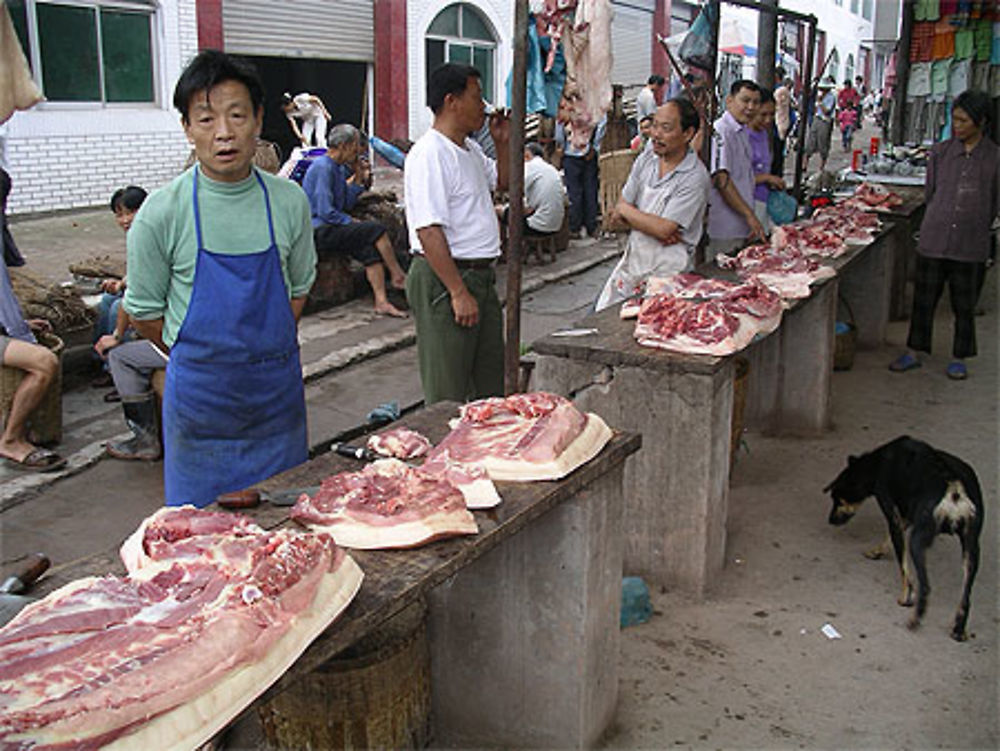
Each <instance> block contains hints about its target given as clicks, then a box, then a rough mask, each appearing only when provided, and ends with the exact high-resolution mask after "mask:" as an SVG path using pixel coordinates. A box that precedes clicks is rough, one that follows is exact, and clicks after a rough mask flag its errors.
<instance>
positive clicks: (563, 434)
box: [427, 392, 612, 482]
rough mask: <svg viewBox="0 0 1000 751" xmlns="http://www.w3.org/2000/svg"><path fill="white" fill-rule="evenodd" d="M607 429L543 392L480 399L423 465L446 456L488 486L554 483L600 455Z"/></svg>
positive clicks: (568, 403)
mask: <svg viewBox="0 0 1000 751" xmlns="http://www.w3.org/2000/svg"><path fill="white" fill-rule="evenodd" d="M611 435H612V433H611V429H610V428H609V427H608V426H607V425H606V424H605V423H604V421H603V420H602V419H601V418H600V417H598V416H597V415H595V414H593V413H587V414H583V413H582V412H580V411H579V410H578V409H577V408H576V406H575V405H574V404H573V402H571V401H569V400H568V399H566V398H564V397H561V396H557V395H556V394H547V393H544V392H534V393H529V394H512V395H511V396H508V397H506V398H499V397H495V398H491V399H480V400H479V401H476V402H471V403H469V404H466V405H464V406H463V407H462V408H461V411H460V417H459V419H458V420H457V421H453V422H452V430H451V432H450V433H449V434H448V435H447V436H445V438H444V440H443V441H441V443H439V444H438V445H437V446H436V447H434V449H432V450H431V453H430V454H429V455H428V459H427V460H428V462H430V461H432V460H435V459H438V458H439V457H441V456H442V455H443V454H444V453H445V452H447V455H448V459H449V460H450V461H453V462H457V463H459V464H466V465H477V466H480V467H482V468H483V469H485V470H486V471H487V472H488V473H489V476H490V477H491V478H492V479H493V480H514V481H521V482H530V481H534V480H558V479H559V478H561V477H565V476H566V475H568V474H569V473H570V472H572V471H573V470H574V469H576V468H577V467H579V466H581V465H583V464H585V463H586V462H588V461H590V460H591V459H592V458H593V457H595V456H596V455H597V454H598V453H600V451H601V449H602V448H604V445H605V444H606V443H607V442H608V441H609V440H610V439H611Z"/></svg>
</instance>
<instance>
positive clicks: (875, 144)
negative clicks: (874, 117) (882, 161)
mask: <svg viewBox="0 0 1000 751" xmlns="http://www.w3.org/2000/svg"><path fill="white" fill-rule="evenodd" d="M878 143H879V141H878V136H872V143H871V147H870V148H869V149H868V153H869V154H870V155H871V156H878Z"/></svg>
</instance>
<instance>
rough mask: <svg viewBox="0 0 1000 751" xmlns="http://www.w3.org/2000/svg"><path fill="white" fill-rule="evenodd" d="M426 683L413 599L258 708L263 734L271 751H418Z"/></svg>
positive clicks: (426, 711)
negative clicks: (370, 750)
mask: <svg viewBox="0 0 1000 751" xmlns="http://www.w3.org/2000/svg"><path fill="white" fill-rule="evenodd" d="M430 681H431V663H430V649H429V646H428V642H427V607H426V605H425V604H424V603H422V602H419V603H414V604H413V605H411V606H409V607H408V608H406V609H404V610H402V611H401V612H400V613H399V614H398V615H396V616H395V617H393V618H392V620H390V621H389V622H388V623H387V624H385V626H383V627H382V628H380V629H379V630H378V631H376V632H375V633H373V634H371V635H369V636H367V637H365V638H364V639H362V640H361V641H360V642H359V643H358V644H356V645H354V646H353V647H351V648H350V649H348V650H345V651H344V652H342V653H341V654H339V655H338V656H337V657H335V658H334V659H332V660H330V661H329V662H327V663H326V664H324V665H323V666H322V667H321V668H319V669H318V670H314V671H313V672H312V673H310V674H309V675H307V676H306V677H305V678H304V679H303V680H301V681H300V682H299V683H298V684H296V685H294V686H291V687H290V688H288V689H287V690H285V691H283V692H281V693H280V694H278V695H277V696H276V697H275V698H274V699H272V700H271V701H269V702H267V703H266V704H265V705H263V706H262V707H261V708H260V709H259V710H258V712H259V716H260V720H261V726H262V729H263V731H264V737H265V738H266V739H267V742H268V743H269V744H270V745H271V747H273V748H278V749H305V748H314V749H320V748H322V749H368V748H393V749H395V748H425V747H426V746H427V744H428V743H429V742H430V711H431V689H430Z"/></svg>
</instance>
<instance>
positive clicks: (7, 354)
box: [0, 264, 66, 472]
mask: <svg viewBox="0 0 1000 751" xmlns="http://www.w3.org/2000/svg"><path fill="white" fill-rule="evenodd" d="M0 327H2V331H0V362H2V363H3V364H4V365H6V366H7V367H9V368H17V369H18V370H23V371H24V378H22V379H21V383H20V384H19V385H18V387H17V390H16V391H15V392H14V398H13V400H12V401H11V405H10V411H9V412H8V413H7V415H6V420H5V422H4V429H3V434H2V435H0V457H2V458H4V459H6V460H7V463H8V465H11V466H14V467H17V468H18V469H27V470H32V471H35V472H52V471H53V470H57V469H61V468H62V467H64V466H66V460H65V459H64V458H62V457H61V456H59V455H58V454H57V453H55V452H54V451H49V450H48V449H44V448H40V447H38V446H35V445H33V444H32V443H31V442H29V441H28V437H27V424H26V423H27V420H28V416H29V415H30V414H31V413H32V412H33V411H34V409H35V407H37V406H38V405H39V404H40V403H41V401H42V398H43V397H44V396H45V392H46V391H48V388H49V385H50V384H51V383H52V379H53V378H55V376H56V372H57V369H58V368H59V360H58V359H57V358H56V356H55V355H54V354H52V352H50V351H49V350H48V349H46V348H45V347H43V346H41V345H40V344H37V343H36V342H35V337H34V335H33V334H32V333H31V332H32V329H35V330H38V331H41V330H46V329H50V328H51V327H50V325H49V322H48V321H43V320H32V321H25V320H24V314H23V313H22V312H21V306H20V304H19V303H18V301H17V298H16V297H15V296H14V290H13V288H12V287H11V284H10V276H9V275H8V274H7V266H6V264H3V265H2V273H0Z"/></svg>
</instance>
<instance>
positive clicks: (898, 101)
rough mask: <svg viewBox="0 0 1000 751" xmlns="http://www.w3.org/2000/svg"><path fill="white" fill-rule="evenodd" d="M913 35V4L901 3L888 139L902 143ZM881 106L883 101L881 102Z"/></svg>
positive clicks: (895, 142) (894, 142)
mask: <svg viewBox="0 0 1000 751" xmlns="http://www.w3.org/2000/svg"><path fill="white" fill-rule="evenodd" d="M911 36H913V4H912V3H903V21H902V24H901V28H900V30H899V44H898V45H897V46H896V86H895V88H894V89H893V92H892V112H890V113H889V141H890V142H891V143H893V144H901V143H903V131H904V126H905V125H906V114H907V113H906V88H907V86H908V85H909V82H910V37H911ZM883 106H885V105H884V103H883Z"/></svg>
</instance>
